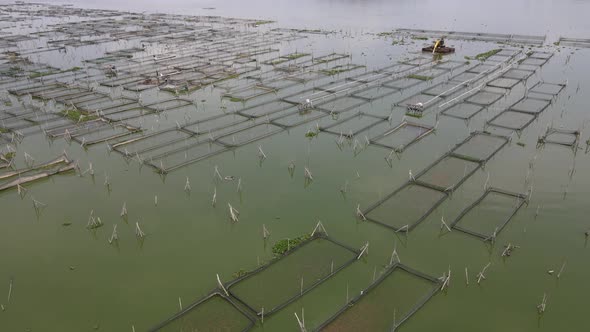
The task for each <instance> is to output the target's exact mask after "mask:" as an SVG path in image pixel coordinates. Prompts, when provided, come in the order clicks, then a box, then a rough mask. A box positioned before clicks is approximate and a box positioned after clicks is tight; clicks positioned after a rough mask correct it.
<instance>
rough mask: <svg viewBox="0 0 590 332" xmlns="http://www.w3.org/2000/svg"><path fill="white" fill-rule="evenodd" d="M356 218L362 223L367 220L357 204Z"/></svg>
mask: <svg viewBox="0 0 590 332" xmlns="http://www.w3.org/2000/svg"><path fill="white" fill-rule="evenodd" d="M356 217H357V218H359V219H361V220H363V221H366V220H367V218H366V217H365V215H364V214H363V212H362V211H361V205H360V204H357V206H356Z"/></svg>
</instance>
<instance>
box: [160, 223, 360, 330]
mask: <svg viewBox="0 0 590 332" xmlns="http://www.w3.org/2000/svg"><path fill="white" fill-rule="evenodd" d="M318 225H319V224H318ZM273 254H274V258H273V259H272V260H271V261H269V262H268V263H264V264H263V265H261V266H259V267H258V268H256V269H254V270H252V271H248V272H246V271H243V270H240V271H239V272H238V273H236V274H234V276H237V278H236V279H234V280H232V281H229V282H227V283H225V284H224V283H222V282H221V280H220V279H219V278H218V284H219V286H218V289H216V290H214V291H213V292H211V293H210V294H209V295H207V296H205V297H204V298H202V299H200V300H198V301H196V302H195V303H193V304H191V305H189V306H188V307H187V308H185V309H184V310H181V312H179V313H178V314H176V315H173V316H172V317H170V318H168V319H166V320H165V321H163V322H162V323H160V324H158V325H156V326H155V327H153V328H152V329H150V331H154V332H155V331H180V330H183V329H189V330H190V331H212V330H215V331H217V330H227V329H229V330H231V331H234V330H235V331H247V330H249V329H250V328H251V327H252V326H253V324H254V323H255V322H256V317H259V318H261V319H264V317H267V316H270V315H272V314H273V313H275V312H277V311H279V310H281V309H282V308H284V307H286V306H287V305H288V304H290V303H292V302H293V301H295V300H297V299H298V298H300V297H301V296H303V295H304V294H306V293H307V292H309V291H311V290H312V289H313V288H315V287H316V286H318V285H320V284H321V283H323V282H325V281H326V280H328V279H330V278H331V277H332V276H334V275H335V274H336V273H338V272H339V271H341V270H342V269H344V268H346V267H347V266H349V265H350V264H352V263H354V262H355V261H357V260H358V258H359V255H361V252H360V251H359V250H356V249H352V248H350V247H348V246H347V245H345V244H342V243H340V242H338V241H336V240H334V239H332V238H330V237H329V236H328V235H327V234H326V233H325V230H322V229H321V228H320V229H317V228H316V230H314V232H313V233H311V234H306V235H303V236H301V237H298V238H294V239H284V240H281V241H278V242H277V243H276V244H275V245H274V246H273Z"/></svg>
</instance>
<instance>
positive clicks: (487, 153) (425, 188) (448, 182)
mask: <svg viewBox="0 0 590 332" xmlns="http://www.w3.org/2000/svg"><path fill="white" fill-rule="evenodd" d="M507 143H508V137H504V136H499V135H492V134H488V133H483V132H473V133H472V134H471V135H470V136H468V137H467V138H466V139H465V140H464V141H463V142H461V143H459V144H457V146H455V147H454V148H453V149H452V150H451V151H449V152H448V153H446V154H445V155H443V156H442V157H441V158H439V159H438V160H437V161H435V162H434V163H432V164H430V165H429V166H427V167H426V168H425V169H424V170H423V171H421V172H420V173H418V174H417V175H413V174H412V171H411V170H410V172H409V177H410V179H409V180H408V181H407V182H406V183H404V184H403V185H401V186H400V187H399V188H398V189H396V190H395V191H393V192H392V193H390V194H389V195H387V196H385V197H384V198H382V199H381V200H379V201H378V202H376V203H375V204H373V205H371V206H370V207H368V208H367V209H366V210H365V211H363V213H362V217H363V218H366V220H368V221H371V222H374V223H377V224H379V225H382V226H385V227H387V228H389V229H392V230H393V231H395V232H409V231H411V230H413V229H414V228H415V227H416V226H418V224H420V223H421V222H422V221H423V220H424V219H426V218H427V217H428V216H429V215H430V214H431V213H432V212H433V211H434V210H435V209H436V208H437V207H438V206H439V205H440V204H442V202H444V201H445V200H446V199H447V197H448V196H449V195H450V194H451V193H452V192H453V191H454V190H456V189H457V188H458V187H459V186H460V185H461V184H462V183H463V182H465V181H466V180H467V179H468V178H469V177H470V176H471V175H473V174H474V173H475V172H476V171H477V170H478V169H480V168H481V167H482V165H484V164H485V162H487V161H488V160H489V159H490V158H492V157H493V156H494V155H495V154H496V153H498V151H500V150H501V149H502V148H503V147H504V146H505V145H506V144H507ZM398 211H404V213H402V214H400V213H396V212H398Z"/></svg>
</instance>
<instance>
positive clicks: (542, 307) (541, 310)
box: [537, 293, 547, 314]
mask: <svg viewBox="0 0 590 332" xmlns="http://www.w3.org/2000/svg"><path fill="white" fill-rule="evenodd" d="M546 307H547V293H543V300H542V301H541V304H539V305H538V306H537V311H539V314H542V313H544V312H545V308H546Z"/></svg>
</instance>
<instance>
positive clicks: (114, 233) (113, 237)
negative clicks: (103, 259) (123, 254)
mask: <svg viewBox="0 0 590 332" xmlns="http://www.w3.org/2000/svg"><path fill="white" fill-rule="evenodd" d="M113 241H119V234H117V225H115V226H114V227H113V234H111V238H110V239H109V244H111V243H113Z"/></svg>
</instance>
